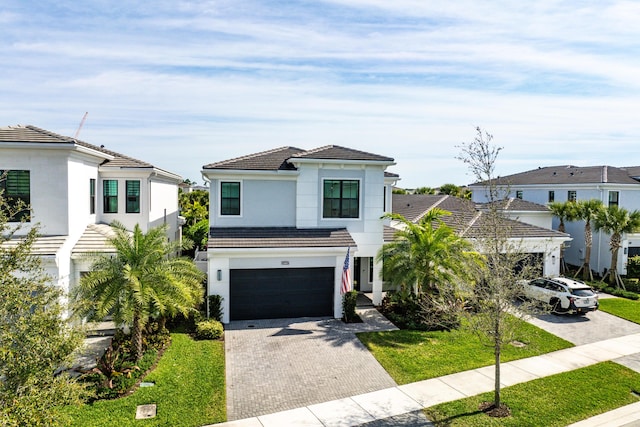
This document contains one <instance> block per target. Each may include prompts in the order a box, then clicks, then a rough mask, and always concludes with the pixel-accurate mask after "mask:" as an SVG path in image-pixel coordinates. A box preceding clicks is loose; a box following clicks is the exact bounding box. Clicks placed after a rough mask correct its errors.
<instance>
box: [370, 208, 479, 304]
mask: <svg viewBox="0 0 640 427" xmlns="http://www.w3.org/2000/svg"><path fill="white" fill-rule="evenodd" d="M443 215H450V213H449V212H446V211H444V210H441V209H437V208H435V209H432V210H430V211H429V212H428V213H427V214H426V215H425V216H424V217H423V218H422V219H421V220H420V221H419V222H418V223H417V224H415V223H413V222H411V221H409V220H407V219H406V218H404V217H403V216H402V215H399V214H388V215H386V217H387V218H390V219H392V220H396V221H399V222H401V223H402V224H403V226H404V228H403V229H402V230H399V231H398V232H397V233H396V239H395V240H394V241H393V242H391V243H387V244H385V245H384V246H383V247H382V249H381V250H380V252H379V253H378V261H380V262H382V260H384V262H383V275H384V277H385V279H386V280H389V281H391V282H393V283H397V284H399V285H400V287H401V289H403V290H405V291H406V290H412V291H413V292H416V293H418V292H429V293H438V292H441V291H442V290H443V288H442V286H444V285H447V284H450V283H452V282H453V279H454V278H455V277H456V276H458V277H459V276H460V275H465V274H467V272H469V271H471V269H469V268H466V267H467V266H468V263H469V262H474V261H476V260H477V259H478V256H477V254H476V253H475V252H474V251H473V247H472V245H471V243H469V242H468V241H467V240H465V239H464V238H462V237H460V236H458V235H457V234H456V233H455V231H454V230H453V229H452V228H450V227H448V226H447V225H446V224H444V222H443V221H442V220H441V219H440V217H441V216H443Z"/></svg>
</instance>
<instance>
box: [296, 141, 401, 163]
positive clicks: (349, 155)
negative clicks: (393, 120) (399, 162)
mask: <svg viewBox="0 0 640 427" xmlns="http://www.w3.org/2000/svg"><path fill="white" fill-rule="evenodd" d="M294 157H296V158H299V159H314V160H367V161H375V162H393V159H392V158H391V157H386V156H380V155H378V154H373V153H367V152H366V151H360V150H354V149H353V148H346V147H341V146H339V145H326V146H324V147H319V148H315V149H313V150H309V151H305V152H303V153H300V154H297V155H296V156H294Z"/></svg>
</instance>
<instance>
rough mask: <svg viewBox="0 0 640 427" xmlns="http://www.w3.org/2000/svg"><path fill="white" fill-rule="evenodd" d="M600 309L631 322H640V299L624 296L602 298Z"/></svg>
mask: <svg viewBox="0 0 640 427" xmlns="http://www.w3.org/2000/svg"><path fill="white" fill-rule="evenodd" d="M600 310H602V311H604V312H607V313H610V314H613V315H614V316H618V317H621V318H623V319H626V320H629V321H631V322H635V323H640V301H633V300H630V299H626V298H603V299H601V300H600Z"/></svg>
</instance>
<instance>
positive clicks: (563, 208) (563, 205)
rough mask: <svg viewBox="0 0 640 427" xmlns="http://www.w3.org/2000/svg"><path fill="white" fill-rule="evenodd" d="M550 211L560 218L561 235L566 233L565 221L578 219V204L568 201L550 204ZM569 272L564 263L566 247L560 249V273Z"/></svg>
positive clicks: (559, 228)
mask: <svg viewBox="0 0 640 427" xmlns="http://www.w3.org/2000/svg"><path fill="white" fill-rule="evenodd" d="M548 206H549V209H550V210H551V213H552V214H553V215H554V216H556V217H558V219H559V220H560V224H559V225H558V231H559V232H561V233H565V227H564V222H565V221H573V220H575V219H576V215H577V211H576V202H572V201H566V202H552V203H549V205H548ZM566 270H567V265H566V263H565V262H564V245H563V246H562V247H561V248H560V273H565V272H566Z"/></svg>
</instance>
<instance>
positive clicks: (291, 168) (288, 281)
mask: <svg viewBox="0 0 640 427" xmlns="http://www.w3.org/2000/svg"><path fill="white" fill-rule="evenodd" d="M394 164H395V163H394V160H393V159H392V158H390V157H386V156H381V155H377V154H372V153H367V152H363V151H358V150H353V149H350V148H345V147H340V146H333V145H332V146H325V147H321V148H317V149H314V150H303V149H300V148H295V147H281V148H276V149H273V150H269V151H264V152H260V153H255V154H250V155H247V156H243V157H239V158H235V159H230V160H224V161H219V162H215V163H211V164H208V165H205V166H203V169H202V175H203V177H204V178H205V180H207V181H209V182H210V184H209V189H210V190H209V191H210V212H209V221H210V226H211V230H210V238H209V243H208V248H207V257H208V277H209V280H208V294H209V295H213V294H217V295H221V296H222V297H223V310H224V315H223V321H224V322H225V323H226V322H229V321H231V320H240V319H257V318H285V317H300V316H333V317H336V318H339V317H341V316H342V298H341V294H340V285H341V276H342V270H343V266H344V263H345V258H346V257H347V254H349V255H348V259H349V270H350V273H351V277H352V278H353V282H354V283H355V284H356V285H357V288H360V290H369V291H371V292H372V293H373V301H374V303H376V304H379V303H380V302H381V299H382V281H381V279H380V274H379V272H380V269H381V266H380V265H379V263H377V262H375V256H376V254H377V252H378V250H379V249H380V248H381V246H382V244H383V235H384V220H382V219H381V216H382V215H383V214H384V213H385V212H387V211H389V210H390V209H391V188H392V186H393V185H394V184H395V182H396V181H397V180H398V179H399V178H398V176H397V175H395V174H391V173H388V172H386V169H387V167H389V166H391V165H394Z"/></svg>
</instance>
